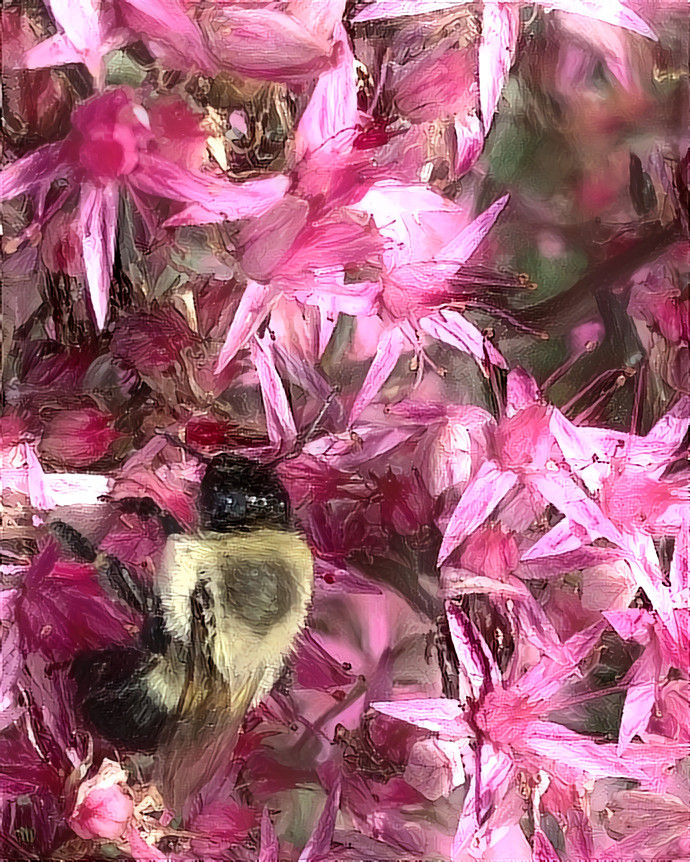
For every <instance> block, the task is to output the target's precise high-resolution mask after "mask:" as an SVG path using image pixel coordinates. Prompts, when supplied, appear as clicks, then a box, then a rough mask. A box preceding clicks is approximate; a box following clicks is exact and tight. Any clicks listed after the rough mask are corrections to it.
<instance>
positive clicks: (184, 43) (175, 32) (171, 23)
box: [121, 0, 218, 73]
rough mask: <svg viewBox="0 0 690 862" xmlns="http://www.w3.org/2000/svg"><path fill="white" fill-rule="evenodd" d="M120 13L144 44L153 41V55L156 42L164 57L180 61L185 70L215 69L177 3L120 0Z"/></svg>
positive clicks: (196, 33) (199, 32)
mask: <svg viewBox="0 0 690 862" xmlns="http://www.w3.org/2000/svg"><path fill="white" fill-rule="evenodd" d="M121 9H122V12H123V16H124V19H125V21H126V22H127V24H128V25H129V26H130V27H131V28H132V29H133V30H135V31H139V32H140V33H141V34H142V36H143V37H144V39H145V41H147V42H149V43H150V42H151V41H153V43H154V44H153V48H154V53H155V48H156V45H155V43H156V42H158V43H160V44H161V45H163V46H164V53H168V52H170V51H172V52H173V53H174V54H175V55H179V57H180V58H184V59H185V60H186V62H187V66H189V65H190V64H192V63H194V64H196V65H197V66H198V67H199V69H201V70H202V71H204V72H206V73H212V72H214V71H215V70H216V69H217V66H218V64H217V62H216V61H215V60H214V59H213V56H212V54H211V52H210V50H209V47H208V45H207V44H206V42H205V40H204V38H203V36H202V34H201V31H200V30H199V28H198V27H197V25H196V24H195V23H194V21H192V20H191V18H190V17H189V16H188V15H186V14H185V11H184V7H183V6H182V4H181V3H179V2H178V0H123V2H122V4H121Z"/></svg>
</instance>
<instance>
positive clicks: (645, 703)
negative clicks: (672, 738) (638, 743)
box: [616, 679, 656, 754]
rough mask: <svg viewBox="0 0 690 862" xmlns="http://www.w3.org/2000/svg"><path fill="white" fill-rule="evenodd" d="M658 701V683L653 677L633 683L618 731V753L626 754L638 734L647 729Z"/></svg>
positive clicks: (626, 697)
mask: <svg viewBox="0 0 690 862" xmlns="http://www.w3.org/2000/svg"><path fill="white" fill-rule="evenodd" d="M655 701H656V683H655V681H654V680H653V679H648V680H646V681H645V682H639V683H637V684H635V685H631V686H630V688H629V689H628V693H627V694H626V696H625V704H624V706H623V714H622V715H621V725H620V729H619V731H618V746H617V748H616V751H617V753H618V754H624V753H625V751H626V749H627V748H628V746H629V745H630V743H631V742H632V740H633V737H634V736H635V735H636V734H642V733H644V732H645V730H646V729H647V725H648V724H649V719H650V718H651V715H652V709H653V708H654V703H655Z"/></svg>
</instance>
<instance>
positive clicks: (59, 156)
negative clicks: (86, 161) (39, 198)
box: [0, 142, 72, 201]
mask: <svg viewBox="0 0 690 862" xmlns="http://www.w3.org/2000/svg"><path fill="white" fill-rule="evenodd" d="M64 148H65V145H64V144H63V143H62V142H59V143H55V144H44V145H43V146H42V147H39V148H38V149H37V150H34V151H33V152H32V153H29V154H28V155H26V156H22V157H21V158H20V159H17V160H16V161H14V162H12V164H10V165H7V167H5V168H3V169H2V171H0V200H3V201H6V200H11V199H12V198H16V197H17V196H18V195H24V194H28V193H29V192H32V191H33V190H34V189H36V187H37V186H47V185H48V184H49V183H51V182H52V181H53V180H54V179H56V178H57V177H60V176H63V177H68V176H70V175H71V173H72V166H71V165H70V164H68V163H65V162H64V161H63V160H64Z"/></svg>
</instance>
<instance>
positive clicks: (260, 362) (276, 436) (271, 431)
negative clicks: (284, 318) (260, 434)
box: [251, 333, 297, 446]
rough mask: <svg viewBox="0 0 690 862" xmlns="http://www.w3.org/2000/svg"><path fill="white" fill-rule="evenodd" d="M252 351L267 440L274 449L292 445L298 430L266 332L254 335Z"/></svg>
mask: <svg viewBox="0 0 690 862" xmlns="http://www.w3.org/2000/svg"><path fill="white" fill-rule="evenodd" d="M251 352H252V361H253V362H254V367H255V368H256V373H257V375H258V378H259V385H260V386H261V397H262V399H263V402H264V410H265V411H266V429H267V431H268V438H269V440H270V441H271V443H273V444H274V445H275V446H281V445H282V444H283V443H288V444H290V443H293V442H294V441H295V439H296V437H297V429H296V428H295V420H294V419H293V416H292V410H291V409H290V404H289V402H288V398H287V394H286V392H285V386H284V385H283V381H282V380H281V378H280V375H279V374H278V370H277V369H276V366H275V362H274V359H273V351H272V349H271V346H270V335H268V333H266V334H265V335H264V337H263V338H259V337H258V335H255V336H254V338H253V340H252V342H251Z"/></svg>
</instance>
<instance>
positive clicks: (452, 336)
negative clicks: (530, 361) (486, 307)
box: [419, 308, 508, 368]
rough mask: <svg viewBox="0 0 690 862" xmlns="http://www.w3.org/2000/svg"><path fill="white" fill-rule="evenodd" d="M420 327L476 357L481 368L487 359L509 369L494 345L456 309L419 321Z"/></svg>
mask: <svg viewBox="0 0 690 862" xmlns="http://www.w3.org/2000/svg"><path fill="white" fill-rule="evenodd" d="M419 326H420V328H421V329H423V330H424V331H425V332H426V333H428V334H429V335H430V336H431V337H432V338H437V339H438V340H439V341H443V342H445V343H446V344H449V345H450V346H451V347H455V348H456V349H457V350H461V351H462V352H463V353H469V354H470V356H474V358H475V359H476V360H477V362H478V363H479V364H480V366H481V367H483V363H484V361H485V359H486V357H488V358H489V361H490V362H491V363H492V364H493V365H497V366H498V367H499V368H507V367H508V366H507V364H506V361H505V359H504V358H503V357H502V356H501V354H500V353H499V352H498V350H496V348H495V347H494V346H493V344H491V342H489V341H487V340H486V339H485V338H484V336H483V335H482V333H481V332H480V331H479V330H478V329H477V327H476V326H475V325H474V324H473V323H470V322H469V320H467V319H466V318H465V317H463V315H462V314H461V313H460V312H459V311H455V309H452V308H445V309H442V310H441V311H437V312H435V313H434V314H430V315H428V316H427V317H423V318H421V319H420V321H419Z"/></svg>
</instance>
